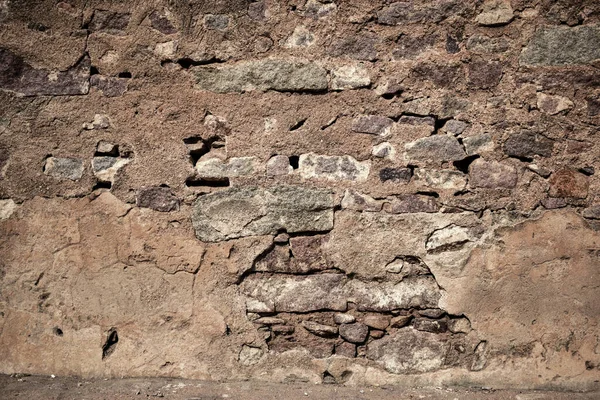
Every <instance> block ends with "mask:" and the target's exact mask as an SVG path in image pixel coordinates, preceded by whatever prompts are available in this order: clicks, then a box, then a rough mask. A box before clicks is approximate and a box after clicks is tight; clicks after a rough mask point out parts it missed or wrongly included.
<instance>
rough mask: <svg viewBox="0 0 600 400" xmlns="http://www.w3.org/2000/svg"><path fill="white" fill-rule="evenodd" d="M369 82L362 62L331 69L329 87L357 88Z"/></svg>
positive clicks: (367, 72) (341, 88)
mask: <svg viewBox="0 0 600 400" xmlns="http://www.w3.org/2000/svg"><path fill="white" fill-rule="evenodd" d="M370 84H371V78H370V77H369V71H367V69H366V68H365V67H364V66H363V65H362V64H354V65H344V66H341V67H337V68H334V69H333V70H332V71H331V89H333V90H346V89H358V88H361V87H366V86H369V85H370Z"/></svg>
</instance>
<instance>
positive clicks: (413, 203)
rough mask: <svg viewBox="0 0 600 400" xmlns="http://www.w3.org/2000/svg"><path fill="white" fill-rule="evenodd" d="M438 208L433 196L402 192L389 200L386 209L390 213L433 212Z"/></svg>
mask: <svg viewBox="0 0 600 400" xmlns="http://www.w3.org/2000/svg"><path fill="white" fill-rule="evenodd" d="M438 209H439V207H438V205H437V203H436V201H435V198H434V197H432V196H425V195H420V194H403V195H399V196H396V197H395V198H394V199H393V200H391V201H390V203H389V206H388V207H386V211H387V212H389V213H391V214H405V213H418V212H426V213H433V212H437V211H438Z"/></svg>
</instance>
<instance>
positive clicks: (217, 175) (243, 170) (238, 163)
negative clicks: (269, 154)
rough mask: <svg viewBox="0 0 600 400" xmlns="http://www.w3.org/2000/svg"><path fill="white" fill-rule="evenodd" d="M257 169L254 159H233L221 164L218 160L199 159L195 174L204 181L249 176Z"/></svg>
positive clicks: (256, 161) (255, 159) (256, 162)
mask: <svg viewBox="0 0 600 400" xmlns="http://www.w3.org/2000/svg"><path fill="white" fill-rule="evenodd" d="M257 167H258V160H257V158H256V157H233V158H230V159H229V160H227V162H226V163H225V162H223V160H221V159H219V158H209V159H206V160H205V159H201V160H199V161H198V162H197V163H196V167H195V168H196V173H197V174H198V176H199V177H201V178H205V179H221V178H235V177H240V176H247V175H251V174H253V173H254V172H255V170H256V169H257Z"/></svg>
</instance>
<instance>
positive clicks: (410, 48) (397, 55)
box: [392, 35, 438, 60]
mask: <svg viewBox="0 0 600 400" xmlns="http://www.w3.org/2000/svg"><path fill="white" fill-rule="evenodd" d="M437 40H438V37H437V36H436V35H423V36H412V35H401V36H400V37H399V38H398V40H397V41H396V44H397V46H396V47H394V49H393V50H392V55H393V56H394V59H397V60H398V59H403V58H414V57H416V56H418V55H419V54H421V53H423V52H424V51H426V50H428V49H430V48H431V47H433V46H434V45H435V42H436V41H437Z"/></svg>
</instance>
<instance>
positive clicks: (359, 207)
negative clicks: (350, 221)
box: [342, 189, 383, 212]
mask: <svg viewBox="0 0 600 400" xmlns="http://www.w3.org/2000/svg"><path fill="white" fill-rule="evenodd" d="M382 207H383V201H381V200H375V199H373V198H372V197H371V196H368V195H365V194H361V193H358V192H357V191H355V190H353V189H346V191H345V192H344V197H343V198H342V208H343V209H347V210H355V211H373V212H378V211H381V208H382Z"/></svg>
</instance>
